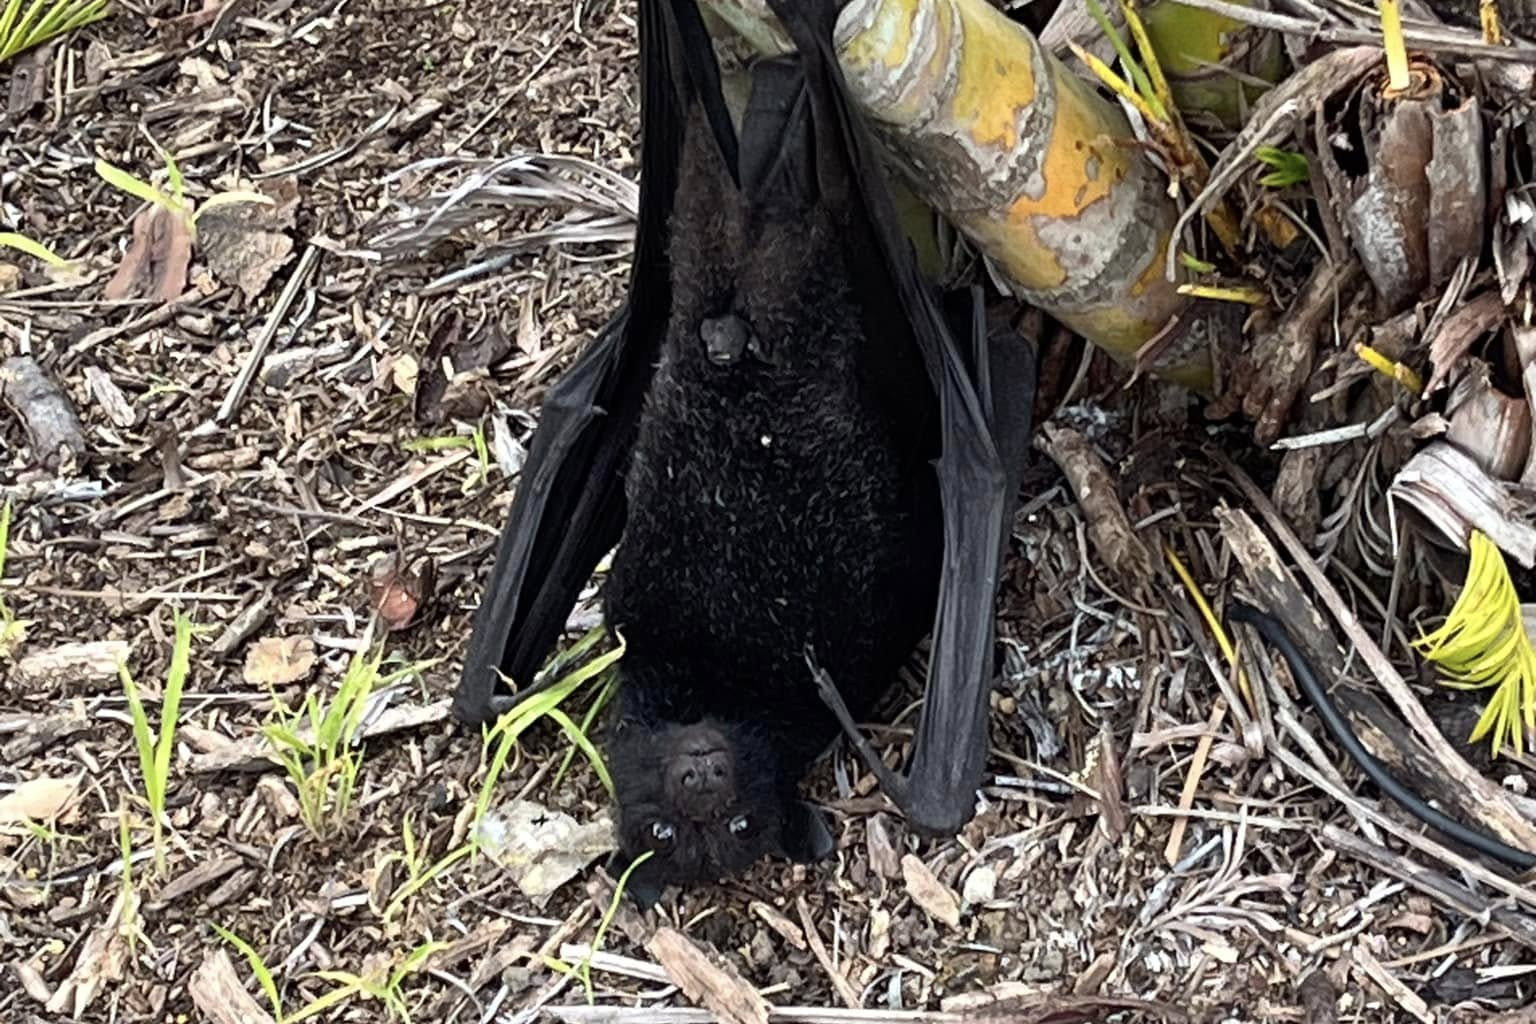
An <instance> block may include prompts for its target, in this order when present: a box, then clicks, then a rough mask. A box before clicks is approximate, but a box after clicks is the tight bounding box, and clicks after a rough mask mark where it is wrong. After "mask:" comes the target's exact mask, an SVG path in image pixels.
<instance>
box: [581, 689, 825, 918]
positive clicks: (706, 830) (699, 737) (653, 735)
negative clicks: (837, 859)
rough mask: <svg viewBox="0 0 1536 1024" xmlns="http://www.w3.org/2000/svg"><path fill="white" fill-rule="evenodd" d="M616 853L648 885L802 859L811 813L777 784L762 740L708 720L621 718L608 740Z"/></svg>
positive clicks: (769, 752) (773, 762) (707, 877)
mask: <svg viewBox="0 0 1536 1024" xmlns="http://www.w3.org/2000/svg"><path fill="white" fill-rule="evenodd" d="M608 757H609V760H610V761H611V764H612V774H613V779H614V787H615V790H616V791H617V797H618V819H619V842H620V855H621V858H622V859H623V860H624V862H625V863H626V864H627V863H629V862H632V861H633V860H634V859H635V858H636V857H638V856H640V855H641V854H643V853H646V852H649V853H650V854H651V857H650V858H649V860H648V861H647V862H646V863H645V864H644V865H642V866H641V868H639V869H638V871H637V873H638V874H639V875H640V876H642V879H643V881H644V882H645V884H646V886H647V887H648V888H659V887H660V886H663V885H667V884H689V883H693V882H701V881H715V880H718V879H721V878H726V877H729V876H731V875H734V874H737V873H739V872H741V871H743V870H745V869H746V868H747V867H748V866H749V865H751V864H752V863H754V862H755V861H757V860H759V859H760V858H762V857H765V856H790V857H803V856H805V853H806V851H805V849H804V848H805V846H806V841H807V840H806V837H805V835H804V832H805V828H806V822H805V820H804V816H805V813H806V812H805V810H804V808H803V807H802V805H800V804H799V803H798V801H796V800H795V799H794V795H793V786H790V787H788V788H787V789H786V788H785V787H782V786H781V785H780V784H779V783H778V779H779V778H780V774H781V773H780V771H779V765H778V758H777V757H776V755H775V753H774V751H773V750H772V748H771V746H770V745H769V743H768V742H766V737H765V736H763V735H762V734H761V733H759V732H758V731H756V730H754V729H752V728H750V727H743V726H740V725H737V724H734V723H726V722H721V721H718V720H713V719H708V720H704V721H701V722H696V723H692V724H688V725H679V724H676V723H660V724H656V725H651V724H645V723H641V722H638V721H635V720H633V719H620V720H619V721H618V722H617V723H615V725H614V727H613V733H612V735H611V736H610V738H609V741H608Z"/></svg>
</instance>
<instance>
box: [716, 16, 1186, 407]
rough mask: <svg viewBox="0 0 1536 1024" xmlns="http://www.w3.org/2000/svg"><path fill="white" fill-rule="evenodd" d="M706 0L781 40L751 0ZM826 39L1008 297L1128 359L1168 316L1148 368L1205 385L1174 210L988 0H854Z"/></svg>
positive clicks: (759, 41) (1100, 109)
mask: <svg viewBox="0 0 1536 1024" xmlns="http://www.w3.org/2000/svg"><path fill="white" fill-rule="evenodd" d="M706 3H707V4H708V5H709V6H710V7H711V8H712V9H713V10H714V11H715V13H717V14H718V15H719V16H720V17H721V18H722V20H724V21H726V22H727V23H728V24H730V25H731V26H732V27H733V28H735V29H736V30H737V31H738V32H740V33H741V34H742V35H743V36H744V38H746V39H748V40H749V41H751V42H752V43H753V45H755V46H759V47H760V48H762V49H765V50H767V51H768V52H774V51H776V50H782V49H783V45H784V44H783V38H782V35H781V34H778V33H777V26H776V24H775V23H774V21H773V17H772V15H771V14H770V13H768V11H767V10H766V5H765V4H764V3H763V2H762V0H706ZM836 42H837V48H838V54H839V58H840V63H841V65H842V68H843V73H844V76H845V78H846V79H847V81H848V87H849V90H850V92H851V93H852V95H853V96H854V98H855V100H856V101H857V102H858V103H859V104H860V105H861V107H862V108H863V110H864V111H865V112H866V114H868V116H869V118H870V122H871V124H872V126H873V127H874V128H875V130H876V131H877V133H878V134H879V135H880V137H881V138H882V140H883V141H884V142H885V144H886V148H887V150H888V151H889V153H890V155H891V157H892V160H893V162H894V163H895V164H896V165H897V166H898V167H900V169H901V170H902V171H903V173H904V176H905V177H906V179H907V180H908V182H909V183H910V184H911V186H912V188H913V190H914V191H915V192H916V193H917V195H918V196H919V197H920V198H921V199H923V200H924V201H925V202H927V203H929V204H930V205H931V206H933V207H934V208H935V209H936V210H938V211H939V212H940V213H942V214H943V215H944V216H945V217H946V218H948V219H949V220H950V221H951V222H952V223H953V224H954V225H955V227H957V228H958V229H959V230H960V231H961V232H963V233H964V234H965V235H966V236H967V237H969V238H970V239H971V240H972V241H973V242H974V243H975V244H976V245H977V246H978V248H980V249H981V250H982V251H983V252H984V253H986V254H987V256H988V257H989V258H990V259H991V260H992V262H993V264H994V265H995V266H996V268H997V269H998V271H999V272H1000V274H1001V276H1002V277H1003V278H1004V279H1005V280H1006V281H1007V282H1008V283H1009V285H1010V286H1011V287H1012V288H1013V290H1014V291H1015V292H1016V293H1017V294H1018V295H1019V297H1021V298H1023V299H1025V300H1027V301H1029V302H1032V303H1034V304H1036V305H1038V306H1039V307H1041V308H1042V309H1044V310H1046V311H1047V312H1049V313H1050V314H1051V315H1052V316H1054V317H1056V318H1057V319H1059V320H1061V321H1062V322H1063V323H1065V324H1067V325H1068V326H1069V327H1071V328H1072V329H1073V330H1075V331H1077V332H1078V333H1080V334H1081V335H1082V336H1083V337H1084V338H1086V339H1088V340H1089V341H1091V342H1093V343H1094V344H1096V345H1098V346H1100V347H1101V348H1103V349H1105V350H1106V351H1108V352H1109V353H1111V354H1112V355H1114V356H1116V357H1118V358H1120V359H1122V360H1124V361H1126V362H1128V363H1129V362H1131V361H1132V360H1133V358H1134V356H1135V354H1136V352H1137V351H1138V350H1139V349H1140V348H1141V347H1142V346H1143V345H1144V344H1145V343H1146V342H1148V341H1149V340H1151V339H1152V338H1153V337H1155V336H1157V335H1158V334H1159V332H1161V331H1163V330H1164V329H1165V328H1166V327H1168V326H1169V324H1170V323H1171V322H1174V321H1177V324H1176V326H1175V327H1174V328H1173V331H1172V332H1171V339H1172V340H1171V341H1170V342H1169V343H1168V344H1166V346H1160V347H1161V351H1162V354H1161V356H1160V357H1159V358H1158V359H1157V360H1156V361H1155V362H1154V363H1153V364H1152V369H1153V371H1154V372H1156V373H1157V374H1159V375H1160V376H1163V377H1166V378H1169V379H1172V380H1175V381H1177V382H1179V383H1181V384H1184V385H1186V386H1189V387H1193V388H1196V389H1198V390H1202V391H1208V390H1209V389H1210V386H1211V371H1210V362H1209V355H1208V352H1207V349H1206V342H1205V339H1204V337H1203V332H1202V331H1201V330H1198V329H1197V328H1198V327H1200V326H1201V324H1200V321H1201V319H1202V314H1203V308H1202V307H1201V306H1199V305H1196V304H1192V303H1191V302H1190V300H1189V299H1187V298H1186V297H1185V296H1181V295H1179V294H1178V291H1177V284H1178V282H1176V281H1170V280H1167V278H1166V277H1165V276H1164V272H1163V265H1164V256H1165V255H1166V253H1167V247H1168V245H1169V244H1170V241H1171V232H1172V228H1173V224H1174V221H1175V219H1176V217H1177V211H1176V209H1175V207H1174V204H1173V201H1172V200H1171V199H1170V198H1169V197H1168V195H1167V192H1166V187H1167V183H1166V180H1165V179H1164V178H1163V176H1162V175H1161V174H1160V173H1159V172H1158V171H1157V170H1156V169H1155V168H1154V167H1153V166H1152V165H1151V164H1150V163H1149V162H1148V161H1147V160H1146V158H1145V157H1144V156H1143V155H1142V151H1141V148H1140V146H1139V145H1138V144H1137V142H1136V140H1135V136H1134V135H1133V133H1132V132H1131V129H1130V126H1129V125H1128V124H1127V122H1126V120H1125V117H1124V116H1123V115H1122V114H1121V112H1120V110H1119V109H1118V108H1117V107H1115V106H1114V105H1112V104H1111V103H1110V102H1108V101H1107V100H1105V99H1103V98H1102V97H1100V96H1099V95H1098V94H1097V93H1095V92H1094V91H1093V88H1092V87H1091V86H1090V85H1088V84H1087V83H1086V82H1084V81H1082V80H1081V79H1079V78H1078V77H1077V76H1075V75H1073V74H1071V73H1070V72H1069V71H1068V70H1067V68H1066V67H1065V66H1064V65H1063V64H1062V63H1061V62H1060V61H1059V60H1057V59H1056V58H1055V57H1052V56H1050V55H1049V54H1046V53H1045V52H1043V51H1042V49H1041V47H1040V46H1039V44H1038V43H1037V42H1036V40H1035V39H1034V37H1033V36H1031V35H1030V34H1029V32H1028V31H1027V30H1026V29H1024V28H1023V27H1022V26H1020V25H1017V24H1015V23H1013V22H1011V21H1009V20H1008V19H1007V18H1006V17H1005V16H1004V15H1002V14H1001V13H1000V12H998V11H996V10H995V9H993V8H992V7H991V6H989V5H988V4H987V3H986V2H985V0H850V2H849V3H848V5H847V7H845V8H844V10H843V12H842V15H841V17H840V18H839V21H838V32H837V40H836Z"/></svg>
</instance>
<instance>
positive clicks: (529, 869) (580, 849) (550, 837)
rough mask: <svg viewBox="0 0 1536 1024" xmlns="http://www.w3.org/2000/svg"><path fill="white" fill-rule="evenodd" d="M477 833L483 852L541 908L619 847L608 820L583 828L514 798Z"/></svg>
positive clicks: (572, 820)
mask: <svg viewBox="0 0 1536 1024" xmlns="http://www.w3.org/2000/svg"><path fill="white" fill-rule="evenodd" d="M479 833H480V836H479V838H480V841H481V842H482V843H483V844H484V849H485V850H486V852H487V853H489V854H490V856H491V858H492V859H493V860H495V861H496V862H497V863H498V864H501V865H502V866H503V867H505V868H507V869H508V870H509V871H510V872H511V873H512V880H513V881H514V882H515V883H516V884H517V887H518V888H519V889H521V890H522V891H523V894H524V895H526V896H527V897H528V898H529V899H531V900H532V901H533V902H534V905H535V906H539V907H542V906H543V905H544V904H545V902H547V901H548V899H549V897H550V896H551V895H553V894H554V892H555V891H556V890H557V889H559V888H560V887H561V886H562V885H564V884H565V883H566V882H569V881H570V880H571V879H573V878H575V877H576V876H577V875H578V874H580V873H581V872H582V871H583V870H584V869H585V868H586V867H587V865H588V864H591V863H592V862H593V861H595V860H597V858H599V857H601V856H603V855H604V854H607V853H611V852H612V851H613V850H614V849H616V848H617V844H616V843H615V842H614V834H613V824H612V822H610V821H609V820H608V818H607V817H606V816H604V817H600V818H598V819H597V820H596V821H591V822H588V823H586V824H582V823H581V822H579V821H577V820H576V819H575V818H573V817H571V816H570V815H569V814H566V813H564V812H563V811H553V810H550V809H549V808H547V807H545V806H544V805H543V804H539V803H535V802H534V801H532V800H513V801H512V802H511V803H510V804H507V805H506V806H505V807H502V808H498V809H496V810H494V811H492V812H490V813H488V814H487V815H486V816H485V817H484V819H482V820H481V822H480V828H479Z"/></svg>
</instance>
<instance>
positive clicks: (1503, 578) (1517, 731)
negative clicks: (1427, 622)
mask: <svg viewBox="0 0 1536 1024" xmlns="http://www.w3.org/2000/svg"><path fill="white" fill-rule="evenodd" d="M1470 546H1471V555H1472V559H1471V564H1470V565H1469V566H1468V567H1467V579H1466V583H1465V585H1464V586H1463V587H1462V588H1461V594H1460V596H1458V597H1457V598H1456V603H1455V605H1453V606H1452V607H1451V613H1450V614H1449V615H1447V616H1446V617H1445V622H1444V623H1443V624H1441V626H1440V628H1439V629H1436V630H1435V631H1434V632H1432V633H1427V634H1425V635H1423V636H1421V637H1419V639H1418V640H1416V641H1415V642H1414V646H1415V647H1416V648H1418V650H1419V653H1420V654H1422V655H1424V657H1425V658H1427V659H1428V660H1429V661H1431V662H1433V663H1434V664H1435V665H1437V666H1438V667H1439V668H1440V669H1441V672H1442V676H1441V682H1442V683H1444V684H1445V685H1446V686H1451V687H1455V688H1456V689H1461V690H1474V689H1481V688H1484V687H1489V686H1492V687H1495V691H1494V694H1493V697H1492V699H1490V700H1489V701H1488V706H1487V707H1486V708H1484V709H1483V714H1482V716H1481V717H1480V718H1479V719H1478V720H1477V727H1476V728H1474V729H1473V730H1472V735H1471V737H1470V738H1471V739H1472V740H1474V741H1476V740H1480V739H1482V738H1483V737H1484V736H1487V735H1488V734H1490V733H1492V735H1493V753H1494V756H1495V757H1497V756H1498V753H1499V748H1500V747H1501V746H1502V745H1503V744H1504V743H1509V744H1510V745H1512V746H1513V747H1514V748H1515V754H1516V755H1519V754H1521V753H1523V752H1524V750H1525V732H1526V730H1528V729H1530V730H1536V648H1533V647H1532V646H1531V640H1530V637H1529V636H1528V635H1527V634H1526V631H1525V621H1524V619H1523V618H1522V617H1521V611H1520V595H1519V594H1517V593H1516V592H1515V584H1514V581H1512V580H1511V579H1510V578H1509V569H1508V567H1506V566H1505V564H1504V555H1503V554H1502V553H1501V552H1500V551H1499V548H1498V545H1496V544H1494V543H1493V541H1491V540H1489V539H1488V537H1487V536H1486V535H1485V534H1483V533H1481V532H1479V531H1477V530H1473V531H1472V538H1471V543H1470Z"/></svg>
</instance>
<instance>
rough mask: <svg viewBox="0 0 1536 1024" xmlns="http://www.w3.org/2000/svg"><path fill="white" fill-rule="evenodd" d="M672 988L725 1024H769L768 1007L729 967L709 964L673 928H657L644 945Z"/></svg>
mask: <svg viewBox="0 0 1536 1024" xmlns="http://www.w3.org/2000/svg"><path fill="white" fill-rule="evenodd" d="M645 948H646V951H647V952H649V953H650V954H651V956H653V957H655V958H656V962H657V963H659V964H661V966H662V968H663V969H664V970H665V971H666V972H667V977H669V978H671V979H672V982H673V984H675V985H676V986H677V987H678V988H680V989H682V991H683V994H684V995H686V996H687V997H688V998H689V999H690V1000H692V1001H693V1002H695V1003H697V1004H699V1005H700V1006H703V1007H704V1008H705V1009H707V1010H710V1011H712V1012H713V1013H715V1014H716V1015H718V1016H719V1017H720V1019H721V1020H722V1021H723V1022H725V1024H768V1003H767V1001H766V1000H764V999H763V997H762V996H760V995H758V994H757V990H756V989H755V988H753V987H752V986H751V985H750V984H748V983H747V981H746V979H744V978H742V977H741V975H739V974H737V973H736V970H735V968H733V967H730V966H729V965H726V966H720V965H718V964H716V963H715V962H714V961H713V960H711V959H710V958H709V957H708V956H707V955H705V953H704V951H703V950H702V949H700V948H699V947H698V946H697V945H696V944H695V943H694V942H693V940H692V939H690V938H688V936H686V935H684V934H683V933H682V932H680V931H677V930H676V929H674V928H658V929H657V930H656V934H655V935H653V936H651V940H650V942H648V943H646V947H645Z"/></svg>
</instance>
